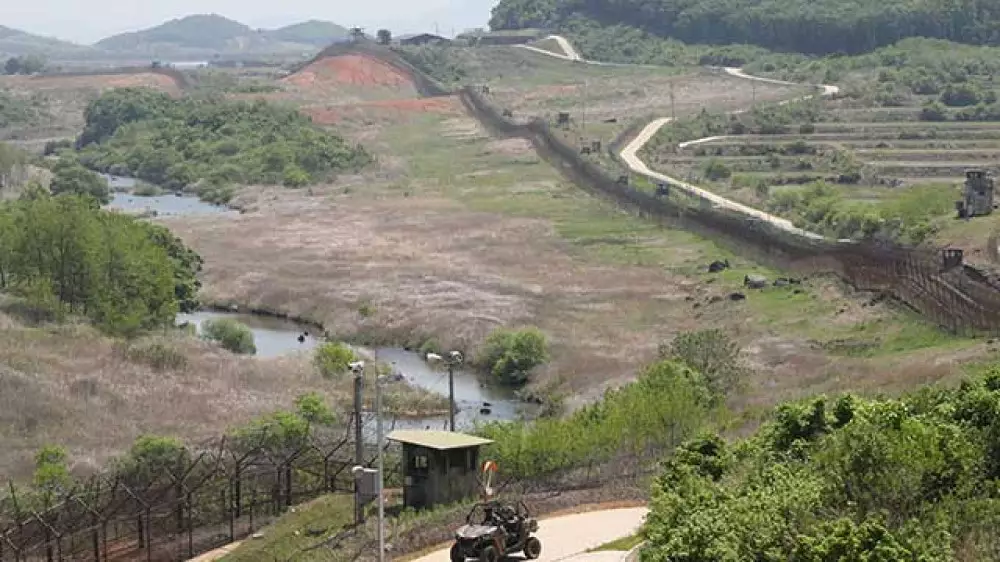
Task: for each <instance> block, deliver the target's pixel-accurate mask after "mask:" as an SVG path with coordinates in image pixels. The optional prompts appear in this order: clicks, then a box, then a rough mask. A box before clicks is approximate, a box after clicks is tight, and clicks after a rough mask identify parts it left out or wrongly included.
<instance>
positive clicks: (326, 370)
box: [313, 342, 357, 378]
mask: <svg viewBox="0 0 1000 562" xmlns="http://www.w3.org/2000/svg"><path fill="white" fill-rule="evenodd" d="M356 360H357V358H356V356H355V355H354V351H352V350H351V348H349V347H347V346H346V345H345V344H343V343H340V342H329V343H324V344H323V345H321V346H319V347H317V348H316V351H315V352H314V354H313V365H315V366H316V370H317V371H319V374H321V375H323V376H324V377H326V378H335V377H339V376H340V375H343V374H344V373H346V372H347V370H348V369H349V365H350V363H351V362H353V361H356Z"/></svg>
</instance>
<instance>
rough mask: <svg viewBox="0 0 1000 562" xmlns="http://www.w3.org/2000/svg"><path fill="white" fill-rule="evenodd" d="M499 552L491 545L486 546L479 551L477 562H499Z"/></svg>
mask: <svg viewBox="0 0 1000 562" xmlns="http://www.w3.org/2000/svg"><path fill="white" fill-rule="evenodd" d="M499 560H500V553H498V552H497V549H495V548H493V547H492V546H487V547H486V548H484V549H483V551H482V552H480V553H479V562H499Z"/></svg>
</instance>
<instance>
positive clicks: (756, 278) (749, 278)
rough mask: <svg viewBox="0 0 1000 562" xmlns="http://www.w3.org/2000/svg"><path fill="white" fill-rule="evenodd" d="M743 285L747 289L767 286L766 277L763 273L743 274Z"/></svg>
mask: <svg viewBox="0 0 1000 562" xmlns="http://www.w3.org/2000/svg"><path fill="white" fill-rule="evenodd" d="M743 286H744V287H747V288H749V289H763V288H764V287H767V277H764V276H763V275H753V274H751V275H745V276H744V277H743Z"/></svg>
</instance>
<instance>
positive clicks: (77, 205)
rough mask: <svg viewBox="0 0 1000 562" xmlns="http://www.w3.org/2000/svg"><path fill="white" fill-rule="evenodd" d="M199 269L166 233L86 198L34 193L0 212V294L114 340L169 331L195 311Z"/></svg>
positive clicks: (193, 257)
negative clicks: (89, 324) (180, 315)
mask: <svg viewBox="0 0 1000 562" xmlns="http://www.w3.org/2000/svg"><path fill="white" fill-rule="evenodd" d="M200 264H201V258H200V257H198V256H197V254H195V253H194V252H192V251H191V250H190V249H188V248H186V247H185V246H184V245H183V244H182V243H181V242H180V240H178V239H177V238H176V237H174V236H173V235H171V234H170V233H169V231H167V230H166V229H165V228H164V227H161V226H154V225H151V224H148V223H146V222H144V221H141V220H138V219H136V218H133V217H129V216H126V215H123V214H119V213H113V212H108V211H103V210H101V209H99V208H97V207H96V206H95V204H94V201H93V199H92V198H89V197H80V196H76V195H62V196H58V197H53V196H50V195H48V194H47V193H46V192H44V191H41V190H38V191H29V192H27V194H26V196H24V197H22V199H20V200H18V201H13V202H8V203H4V204H2V205H0V290H5V291H9V292H12V293H15V294H19V295H22V296H24V297H26V298H27V299H28V300H29V301H30V302H31V303H32V304H34V305H36V306H39V307H42V308H44V309H47V310H51V311H53V312H56V313H57V314H59V315H62V314H66V313H70V314H79V315H83V316H86V317H88V318H90V319H91V320H93V321H94V322H95V323H96V324H97V325H98V326H100V327H102V328H103V329H105V330H107V331H109V332H111V333H115V334H125V335H128V334H134V333H136V332H137V331H140V330H145V329H151V328H155V327H159V326H166V325H171V324H172V323H173V320H174V316H175V315H176V314H177V312H178V310H179V309H180V308H181V307H184V308H191V307H193V306H196V303H197V300H196V299H197V296H196V292H197V289H198V286H199V285H198V282H197V280H196V279H195V275H196V273H197V270H198V269H199V268H200Z"/></svg>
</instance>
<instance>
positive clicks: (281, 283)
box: [165, 114, 975, 404]
mask: <svg viewBox="0 0 1000 562" xmlns="http://www.w3.org/2000/svg"><path fill="white" fill-rule="evenodd" d="M370 144H371V146H373V147H379V148H378V152H379V154H380V159H381V161H382V166H381V169H380V170H378V171H377V172H373V173H371V174H369V175H367V176H365V177H354V178H342V179H341V181H340V182H339V183H338V184H336V185H330V186H326V187H322V188H313V189H311V190H308V191H288V190H283V189H280V188H277V189H275V188H260V189H250V190H247V191H245V192H244V193H243V194H242V196H241V198H240V199H239V201H238V202H239V203H240V204H242V205H244V206H245V207H246V208H247V210H248V212H247V213H246V214H244V215H242V216H240V217H239V218H235V219H233V220H228V221H219V220H217V219H194V218H190V219H188V218H175V219H169V220H167V221H165V222H166V223H167V224H169V225H170V226H171V227H172V228H173V229H174V230H175V231H176V232H177V233H178V234H179V235H180V236H181V237H182V238H184V239H185V240H186V241H187V242H188V243H190V244H191V245H192V246H194V247H195V248H196V249H198V250H199V251H200V252H201V253H202V255H203V256H204V257H205V258H206V269H205V275H204V279H205V292H206V296H207V297H208V298H209V299H210V300H214V301H219V302H240V303H244V304H247V305H252V306H258V307H262V308H269V309H275V310H282V311H286V312H289V313H292V314H296V315H302V316H306V317H310V318H314V319H316V320H318V321H321V322H323V323H324V324H325V325H326V326H327V327H328V329H330V330H332V331H335V332H337V333H338V334H343V335H345V336H347V337H355V338H360V339H388V340H393V341H396V342H405V341H410V342H417V341H419V340H420V339H421V338H423V337H426V336H433V337H435V338H436V339H438V340H439V341H441V342H443V343H446V344H449V345H461V346H466V347H467V348H470V347H471V348H474V347H475V346H476V344H477V343H478V342H480V341H481V339H482V338H483V337H484V336H485V335H486V334H487V333H488V332H489V331H490V330H492V329H494V328H495V327H497V326H501V325H514V326H516V325H524V324H533V325H537V326H539V327H541V328H542V329H543V330H544V331H545V332H546V333H547V334H548V335H549V337H550V338H551V341H552V355H553V359H552V361H551V363H550V365H549V366H548V367H547V369H546V370H545V372H543V373H541V374H540V380H541V381H542V382H543V383H548V382H563V383H564V384H565V389H566V390H568V391H569V392H570V394H571V399H572V401H573V403H579V402H582V401H584V400H588V399H592V398H594V397H597V396H599V395H600V393H601V392H602V391H603V389H604V388H607V387H608V386H614V385H617V384H620V383H622V382H624V381H626V380H629V379H630V378H632V377H633V376H634V375H635V372H636V370H637V369H638V368H639V367H640V366H641V365H643V364H645V363H646V362H648V361H649V360H650V359H652V358H653V357H654V355H655V349H656V346H657V344H659V343H660V342H662V341H664V340H667V339H669V338H671V337H672V336H673V335H674V334H676V333H678V332H680V331H684V330H692V329H697V328H702V327H709V326H719V327H723V328H726V329H728V330H729V331H731V332H732V333H734V334H735V335H736V336H737V337H738V338H739V339H740V340H741V341H742V342H743V343H744V344H746V345H747V346H748V347H749V348H750V350H751V354H750V355H751V359H752V360H753V361H754V362H755V364H756V365H758V366H759V367H760V374H759V375H758V379H756V380H755V381H753V384H751V385H749V389H748V393H747V394H746V396H744V397H742V398H741V401H743V402H744V403H746V404H763V403H774V402H775V401H777V400H780V399H783V398H787V397H793V396H797V395H799V393H807V392H813V391H817V390H823V391H825V390H830V389H837V388H839V389H843V388H855V387H862V388H871V389H879V390H882V389H886V388H893V389H894V388H899V387H901V386H905V384H906V381H904V380H902V377H901V376H900V373H903V372H905V371H906V370H907V369H909V368H910V367H912V366H913V365H919V364H920V363H911V362H909V361H907V360H905V359H897V358H895V357H894V358H892V359H891V361H890V360H889V359H886V358H885V357H884V356H882V355H877V356H872V357H843V356H840V355H837V354H834V353H830V352H827V351H824V350H823V349H821V348H817V346H816V345H815V344H814V343H813V341H819V342H823V341H827V340H828V339H833V338H845V339H850V338H859V337H860V338H865V337H868V338H875V337H876V336H878V335H879V334H875V335H872V333H870V332H868V331H864V330H863V329H862V328H863V327H864V326H867V325H871V324H878V323H883V324H884V327H882V328H879V330H881V331H884V332H885V333H890V334H891V333H893V331H898V330H899V326H900V325H901V324H902V323H905V322H907V321H909V319H906V318H903V319H900V318H898V316H897V315H896V314H895V313H894V312H893V311H892V310H890V309H888V308H886V307H885V306H884V305H876V306H871V307H869V306H865V304H866V301H867V300H869V299H870V297H869V296H866V295H851V294H848V293H845V291H844V290H843V288H842V287H841V286H840V285H839V284H837V283H836V282H833V281H831V280H827V279H822V278H817V279H812V280H809V281H807V282H806V283H805V285H804V286H803V288H804V291H803V292H802V293H801V294H799V293H794V292H793V291H792V290H791V289H773V290H772V289H769V290H767V291H765V292H762V293H751V294H750V297H749V299H748V300H747V301H746V302H743V303H732V302H730V301H729V300H728V299H727V298H726V297H727V296H728V294H729V293H731V292H733V291H736V290H740V286H741V283H742V279H743V275H744V274H745V273H749V272H758V273H764V274H765V275H768V276H771V277H774V276H777V275H778V273H777V272H773V271H768V270H766V268H760V267H759V266H758V265H756V264H754V263H752V262H751V261H750V260H747V259H743V258H740V257H739V256H733V255H731V254H729V253H728V252H726V251H724V250H722V249H720V248H718V247H716V246H715V245H714V244H712V243H711V242H708V241H705V240H703V239H700V238H697V237H695V236H693V235H690V234H688V233H684V232H679V231H674V230H666V229H661V228H658V227H656V226H655V225H651V224H649V223H645V222H642V221H638V220H635V219H632V218H631V217H628V216H626V215H623V214H622V213H621V212H619V211H618V210H617V209H616V208H614V207H613V206H611V205H609V204H606V203H603V202H601V201H599V200H596V199H594V198H591V197H589V196H587V195H585V194H584V193H582V192H581V191H580V190H579V189H578V188H576V187H574V186H572V185H571V184H569V183H567V182H566V181H565V180H564V179H563V178H561V177H560V176H559V175H558V174H557V172H556V171H555V170H554V169H552V168H551V167H550V166H549V165H548V164H545V163H543V162H541V161H539V160H538V158H537V157H536V156H535V155H534V153H533V152H532V151H531V150H530V146H529V145H527V144H526V143H525V142H524V141H520V140H504V141H500V140H495V139H492V138H489V137H488V136H486V135H485V133H484V132H483V131H482V130H481V128H480V127H478V126H477V124H476V123H475V122H474V121H473V120H472V119H471V118H469V117H467V116H465V117H455V116H440V115H435V114H423V115H421V116H420V118H419V119H415V118H411V119H408V120H406V121H401V122H396V123H395V125H394V126H393V127H392V128H386V129H384V130H382V131H381V133H380V134H379V135H376V136H375V138H373V139H372V142H371V143H370ZM383 155H384V156H383ZM723 257H729V258H730V259H731V261H732V263H733V266H734V268H733V270H732V271H728V272H726V273H725V274H723V275H722V276H720V277H719V278H718V279H714V280H713V277H715V276H711V275H708V274H706V273H704V268H705V265H706V264H707V263H709V262H711V261H712V260H714V259H721V258H723ZM367 302H371V303H373V304H374V308H375V314H374V315H372V316H369V317H363V316H362V315H361V314H360V313H359V308H360V306H361V304H362V303H367ZM906 338H909V339H906ZM906 338H903V339H902V340H900V339H899V338H897V339H896V340H893V339H891V338H890V339H888V340H887V342H888V343H887V344H886V345H889V344H891V343H892V342H894V341H897V340H899V341H902V342H903V343H902V344H900V346H897V347H900V349H908V347H907V346H910V347H917V348H919V347H921V346H924V347H932V348H933V347H934V346H939V345H948V346H952V345H954V346H957V347H958V348H962V349H964V347H963V346H967V345H968V344H967V343H966V342H962V341H959V342H957V343H954V342H947V344H944V343H942V342H938V341H925V340H923V339H920V338H914V337H910V336H906ZM935 349H937V351H938V352H942V353H944V352H945V351H943V350H942V349H941V348H940V347H937V348H935ZM948 349H951V348H948ZM974 355H975V354H974ZM893 362H897V363H898V365H899V366H898V367H897V366H896V363H893ZM885 365H888V366H889V367H891V370H886V371H884V370H882V369H881V366H885ZM845 370H846V371H847V372H849V373H851V375H850V376H845V375H844V374H843V372H844V371H845ZM955 370H956V369H955V368H954V366H953V365H945V366H942V367H938V368H935V369H934V370H932V371H930V372H929V373H928V374H926V375H920V376H915V378H919V379H920V380H921V381H923V380H929V379H935V378H941V377H947V376H951V374H952V373H954V372H955ZM889 378H892V379H893V380H888V379H889Z"/></svg>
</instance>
